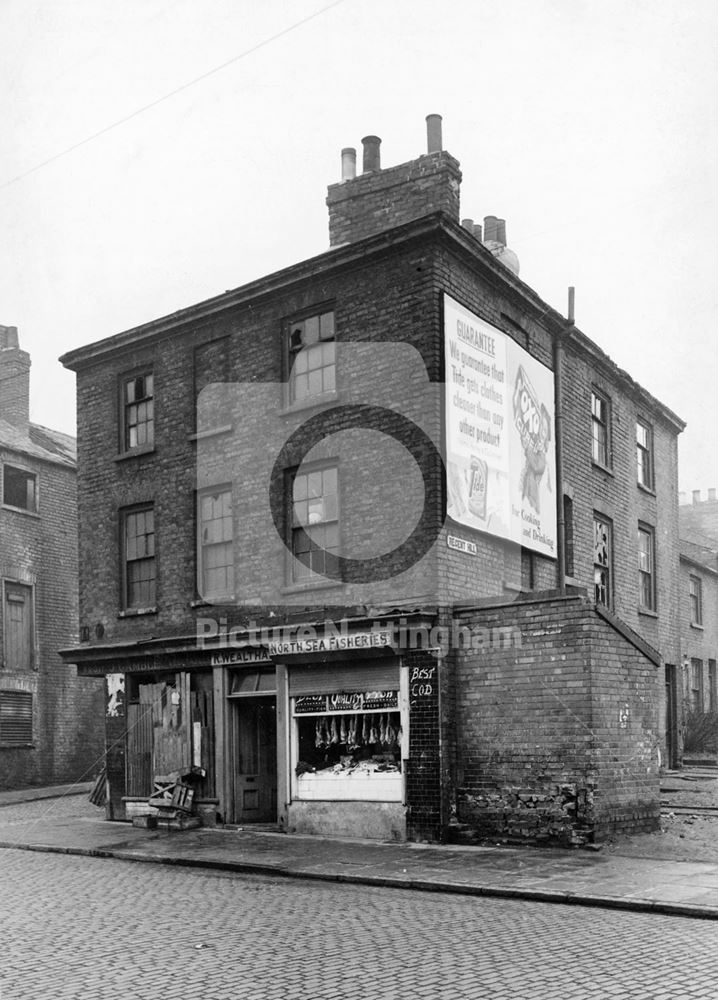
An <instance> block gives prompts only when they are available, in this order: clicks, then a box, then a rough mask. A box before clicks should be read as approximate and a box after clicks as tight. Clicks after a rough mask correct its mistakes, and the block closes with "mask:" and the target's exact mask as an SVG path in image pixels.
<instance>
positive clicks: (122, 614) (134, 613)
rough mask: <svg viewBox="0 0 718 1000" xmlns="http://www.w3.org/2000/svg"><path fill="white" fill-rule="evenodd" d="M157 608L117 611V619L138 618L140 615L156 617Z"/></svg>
mask: <svg viewBox="0 0 718 1000" xmlns="http://www.w3.org/2000/svg"><path fill="white" fill-rule="evenodd" d="M156 614H157V608H156V607H154V608H127V609H126V610H125V611H118V612H117V617H118V618H139V617H140V616H141V615H156Z"/></svg>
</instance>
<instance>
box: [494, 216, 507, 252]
mask: <svg viewBox="0 0 718 1000" xmlns="http://www.w3.org/2000/svg"><path fill="white" fill-rule="evenodd" d="M496 242H497V243H500V244H501V245H502V246H506V219H497V220H496Z"/></svg>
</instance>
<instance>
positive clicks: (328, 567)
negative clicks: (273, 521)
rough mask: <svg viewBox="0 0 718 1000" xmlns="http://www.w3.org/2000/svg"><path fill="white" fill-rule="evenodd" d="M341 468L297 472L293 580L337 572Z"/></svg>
mask: <svg viewBox="0 0 718 1000" xmlns="http://www.w3.org/2000/svg"><path fill="white" fill-rule="evenodd" d="M337 490H338V483H337V467H336V466H335V465H334V466H328V467H325V468H321V469H312V470H311V471H309V472H297V474H296V475H295V477H294V484H293V486H292V529H291V530H292V539H291V541H292V555H293V556H294V559H293V560H292V579H293V580H294V581H295V582H302V581H304V580H308V579H311V578H312V577H314V576H317V575H326V574H327V573H330V574H331V575H335V574H336V571H337V555H338V552H339V505H338V494H337Z"/></svg>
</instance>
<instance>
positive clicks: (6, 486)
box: [2, 465, 37, 514]
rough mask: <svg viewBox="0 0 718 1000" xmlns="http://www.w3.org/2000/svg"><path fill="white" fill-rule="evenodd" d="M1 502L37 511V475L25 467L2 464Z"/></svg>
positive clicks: (21, 508) (33, 511)
mask: <svg viewBox="0 0 718 1000" xmlns="http://www.w3.org/2000/svg"><path fill="white" fill-rule="evenodd" d="M2 502H3V503H4V504H6V505H7V506H8V507H17V508H18V509H20V510H29V511H32V513H33V514H34V513H36V512H37V476H36V475H35V473H34V472H28V471H27V469H19V468H17V467H16V466H14V465H4V466H3V470H2Z"/></svg>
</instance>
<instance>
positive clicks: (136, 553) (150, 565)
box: [122, 505, 156, 610]
mask: <svg viewBox="0 0 718 1000" xmlns="http://www.w3.org/2000/svg"><path fill="white" fill-rule="evenodd" d="M122 549H123V564H122V590H123V594H122V597H123V600H122V605H123V608H125V609H126V610H127V609H133V610H139V609H144V608H152V607H154V605H155V603H156V567H155V512H154V509H153V507H152V506H151V505H148V506H145V507H135V508H133V509H132V510H127V511H124V512H123V514H122Z"/></svg>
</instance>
